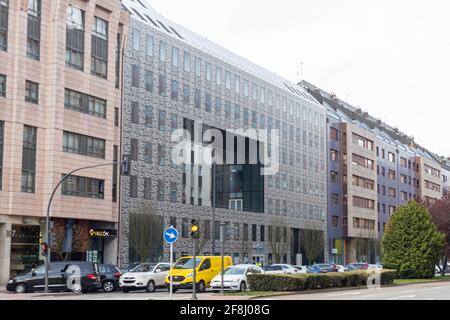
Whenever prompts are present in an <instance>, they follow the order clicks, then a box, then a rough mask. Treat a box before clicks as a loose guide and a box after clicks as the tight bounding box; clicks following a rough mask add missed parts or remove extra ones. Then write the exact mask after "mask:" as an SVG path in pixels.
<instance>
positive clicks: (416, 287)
mask: <svg viewBox="0 0 450 320" xmlns="http://www.w3.org/2000/svg"><path fill="white" fill-rule="evenodd" d="M259 300H450V282H437V283H422V284H411V285H399V286H392V287H384V288H380V289H366V288H363V289H355V290H340V291H334V292H317V293H303V294H296V295H288V296H283V297H267V298H261V299H259Z"/></svg>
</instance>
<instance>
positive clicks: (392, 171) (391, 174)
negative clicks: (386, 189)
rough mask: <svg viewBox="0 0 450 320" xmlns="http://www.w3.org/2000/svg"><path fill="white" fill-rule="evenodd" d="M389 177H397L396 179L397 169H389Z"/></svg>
mask: <svg viewBox="0 0 450 320" xmlns="http://www.w3.org/2000/svg"><path fill="white" fill-rule="evenodd" d="M388 178H389V179H390V180H395V179H396V174H395V171H394V170H389V171H388Z"/></svg>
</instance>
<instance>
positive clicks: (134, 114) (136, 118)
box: [131, 101, 139, 124]
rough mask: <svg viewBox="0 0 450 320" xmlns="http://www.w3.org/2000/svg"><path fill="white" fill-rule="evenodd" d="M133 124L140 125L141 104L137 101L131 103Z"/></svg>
mask: <svg viewBox="0 0 450 320" xmlns="http://www.w3.org/2000/svg"><path fill="white" fill-rule="evenodd" d="M131 123H132V124H139V103H138V102H136V101H133V102H131Z"/></svg>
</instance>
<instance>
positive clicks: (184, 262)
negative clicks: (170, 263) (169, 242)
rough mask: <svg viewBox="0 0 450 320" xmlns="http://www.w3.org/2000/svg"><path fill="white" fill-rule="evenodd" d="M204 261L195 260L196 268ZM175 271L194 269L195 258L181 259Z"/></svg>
mask: <svg viewBox="0 0 450 320" xmlns="http://www.w3.org/2000/svg"><path fill="white" fill-rule="evenodd" d="M201 261H202V259H198V258H197V259H195V267H196V268H197V267H198V265H199V264H200V262H201ZM174 269H194V258H181V259H180V260H178V261H177V263H176V264H175V267H174Z"/></svg>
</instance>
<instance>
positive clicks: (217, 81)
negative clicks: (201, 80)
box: [216, 67, 222, 86]
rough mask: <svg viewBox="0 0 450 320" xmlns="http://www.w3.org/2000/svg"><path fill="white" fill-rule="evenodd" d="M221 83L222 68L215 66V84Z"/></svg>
mask: <svg viewBox="0 0 450 320" xmlns="http://www.w3.org/2000/svg"><path fill="white" fill-rule="evenodd" d="M221 84H222V69H221V68H220V67H216V85H218V86H220V85H221Z"/></svg>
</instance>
